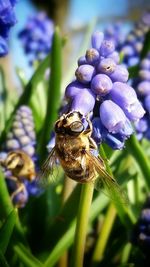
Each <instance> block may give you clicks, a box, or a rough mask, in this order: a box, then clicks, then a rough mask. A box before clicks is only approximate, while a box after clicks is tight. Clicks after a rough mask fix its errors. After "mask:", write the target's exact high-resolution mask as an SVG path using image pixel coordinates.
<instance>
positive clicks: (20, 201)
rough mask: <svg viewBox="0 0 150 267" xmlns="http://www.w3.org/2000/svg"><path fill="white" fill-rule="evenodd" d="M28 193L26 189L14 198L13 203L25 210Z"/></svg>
mask: <svg viewBox="0 0 150 267" xmlns="http://www.w3.org/2000/svg"><path fill="white" fill-rule="evenodd" d="M28 197H29V194H28V191H27V190H26V188H24V190H23V191H21V192H19V193H18V194H17V195H16V196H15V197H14V198H13V203H14V205H17V206H18V207H19V208H24V207H25V205H26V203H27V201H28Z"/></svg>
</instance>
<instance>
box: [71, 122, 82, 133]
mask: <svg viewBox="0 0 150 267" xmlns="http://www.w3.org/2000/svg"><path fill="white" fill-rule="evenodd" d="M70 130H71V131H72V132H75V133H81V132H82V131H83V130H84V126H83V124H82V123H81V122H80V121H75V122H73V123H72V124H71V125H70Z"/></svg>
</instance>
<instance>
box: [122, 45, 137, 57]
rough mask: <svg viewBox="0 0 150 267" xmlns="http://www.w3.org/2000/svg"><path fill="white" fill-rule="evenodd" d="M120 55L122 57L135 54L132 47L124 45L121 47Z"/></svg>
mask: <svg viewBox="0 0 150 267" xmlns="http://www.w3.org/2000/svg"><path fill="white" fill-rule="evenodd" d="M121 53H122V54H123V55H124V56H133V55H134V54H135V52H134V48H133V46H132V45H125V46H123V48H122V49H121Z"/></svg>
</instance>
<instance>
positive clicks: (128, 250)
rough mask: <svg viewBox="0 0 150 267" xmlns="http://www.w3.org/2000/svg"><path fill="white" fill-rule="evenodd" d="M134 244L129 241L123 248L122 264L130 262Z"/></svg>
mask: <svg viewBox="0 0 150 267" xmlns="http://www.w3.org/2000/svg"><path fill="white" fill-rule="evenodd" d="M131 249H132V245H131V243H127V244H126V245H125V247H124V249H123V253H122V258H121V263H122V265H125V264H127V263H128V259H129V256H130V253H131Z"/></svg>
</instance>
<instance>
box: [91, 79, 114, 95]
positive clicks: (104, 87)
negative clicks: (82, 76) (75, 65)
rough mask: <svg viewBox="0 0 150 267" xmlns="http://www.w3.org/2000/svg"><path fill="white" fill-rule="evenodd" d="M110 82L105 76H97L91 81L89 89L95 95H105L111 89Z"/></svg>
mask: <svg viewBox="0 0 150 267" xmlns="http://www.w3.org/2000/svg"><path fill="white" fill-rule="evenodd" d="M112 86H113V84H112V81H111V79H110V78H109V77H108V76H107V75H105V74H97V75H95V76H94V78H93V79H92V81H91V89H92V90H93V92H94V93H95V94H97V95H101V96H104V95H107V94H108V93H109V92H110V90H111V89H112Z"/></svg>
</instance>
